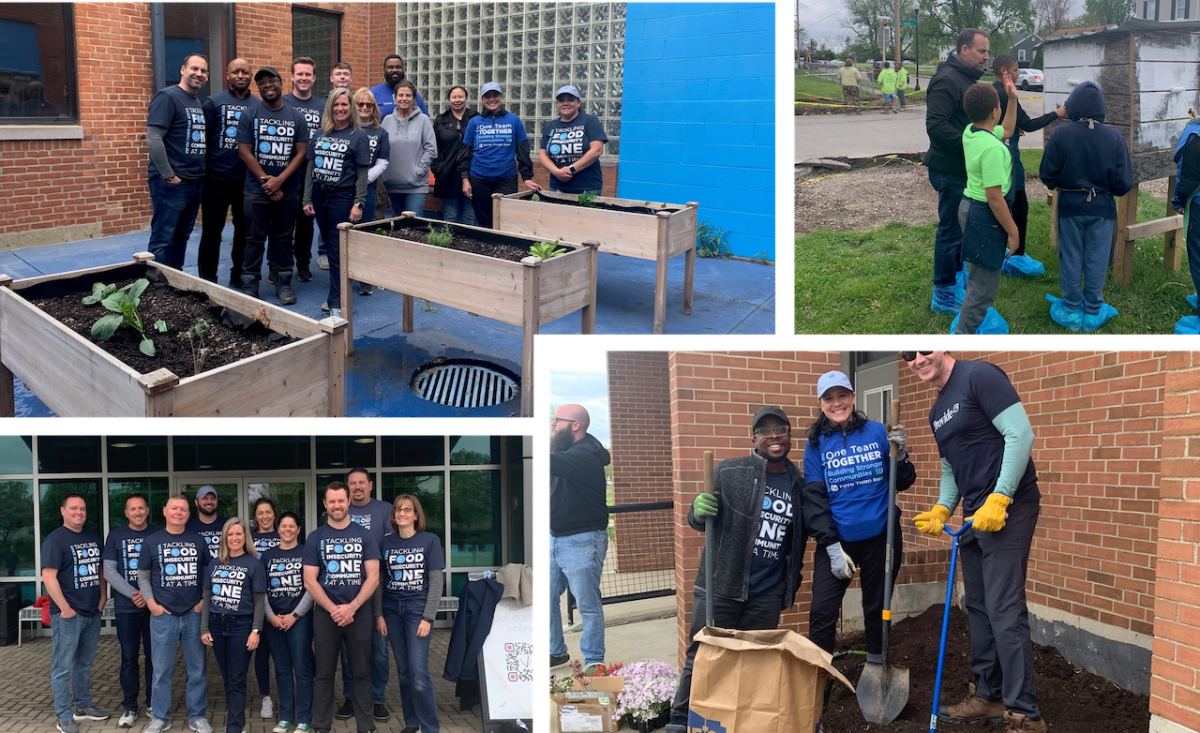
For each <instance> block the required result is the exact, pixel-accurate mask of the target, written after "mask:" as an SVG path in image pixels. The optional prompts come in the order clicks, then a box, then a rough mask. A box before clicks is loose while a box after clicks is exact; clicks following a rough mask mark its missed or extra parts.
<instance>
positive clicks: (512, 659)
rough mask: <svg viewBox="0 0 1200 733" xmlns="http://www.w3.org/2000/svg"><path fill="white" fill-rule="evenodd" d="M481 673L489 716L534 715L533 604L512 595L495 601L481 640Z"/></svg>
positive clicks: (519, 716) (504, 717) (514, 717)
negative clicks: (488, 628) (487, 629)
mask: <svg viewBox="0 0 1200 733" xmlns="http://www.w3.org/2000/svg"><path fill="white" fill-rule="evenodd" d="M483 674H484V677H485V679H484V683H485V689H486V690H487V716H488V718H489V719H491V720H518V719H523V718H524V719H529V718H532V717H533V606H518V605H517V603H516V601H514V600H513V599H511V598H505V599H504V600H502V601H500V603H499V604H497V606H496V615H495V617H494V618H493V619H492V631H491V633H489V634H488V637H487V641H485V642H484V643H483Z"/></svg>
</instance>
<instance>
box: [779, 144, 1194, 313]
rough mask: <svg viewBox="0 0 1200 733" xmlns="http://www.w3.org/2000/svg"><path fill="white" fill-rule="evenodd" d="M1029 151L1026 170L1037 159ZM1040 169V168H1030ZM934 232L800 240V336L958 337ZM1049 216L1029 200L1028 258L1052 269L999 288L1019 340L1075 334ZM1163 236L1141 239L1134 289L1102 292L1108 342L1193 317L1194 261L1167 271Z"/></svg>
mask: <svg viewBox="0 0 1200 733" xmlns="http://www.w3.org/2000/svg"><path fill="white" fill-rule="evenodd" d="M1029 153H1035V154H1037V158H1038V159H1040V152H1039V151H1033V150H1030V151H1022V158H1023V160H1024V161H1025V163H1026V165H1027V166H1028V165H1030V163H1031V161H1032V159H1033V157H1032V156H1030V157H1026V154H1029ZM1032 170H1036V167H1035V168H1032ZM1166 214H1167V205H1166V202H1164V201H1160V200H1158V199H1155V198H1154V197H1153V196H1151V195H1150V194H1148V193H1144V192H1143V193H1142V194H1141V195H1140V196H1139V198H1138V221H1148V220H1150V219H1158V218H1161V217H1163V216H1166ZM936 228H937V225H936V224H928V225H925V226H919V227H912V226H908V225H906V224H903V223H901V222H892V223H889V224H887V225H885V226H883V227H881V228H879V229H876V230H874V231H870V232H840V233H835V232H829V231H822V232H816V233H813V234H810V235H807V236H803V237H796V265H795V267H796V272H795V275H796V311H795V313H796V315H795V328H796V332H797V333H886V334H904V333H935V334H946V333H949V332H950V322H951V321H952V320H953V316H949V315H943V314H933V313H931V312H930V308H929V301H930V297H931V295H932V292H933V240H934V230H935V229H936ZM1049 236H1050V209H1049V207H1048V206H1047V205H1046V203H1045V202H1044V201H1037V202H1032V201H1031V202H1030V206H1029V229H1028V238H1027V245H1026V251H1027V254H1029V255H1030V256H1031V257H1033V258H1034V259H1037V260H1040V261H1041V262H1042V263H1043V264H1045V266H1046V272H1045V274H1044V275H1042V276H1041V277H1037V278H1019V279H1018V278H1010V277H1007V276H1006V277H1005V278H1004V279H1003V280H1002V281H1001V285H1000V292H999V294H998V295H997V296H996V302H995V306H996V309H997V310H998V311H1000V315H1002V316H1004V318H1005V319H1006V320H1007V321H1008V325H1009V330H1010V332H1011V333H1016V334H1021V333H1024V334H1031V333H1041V334H1058V333H1070V332H1069V331H1067V330H1066V329H1064V328H1062V327H1060V326H1059V325H1058V324H1056V323H1054V321H1052V320H1050V304H1049V303H1048V302H1047V301H1046V300H1045V296H1046V293H1050V294H1052V295H1056V296H1057V295H1059V294H1060V292H1059V286H1058V257H1057V255H1056V254H1055V253H1054V252H1053V251H1052V250H1051V249H1050V245H1049ZM1162 242H1163V238H1162V236H1161V235H1159V236H1154V237H1149V238H1146V239H1142V240H1139V241H1138V246H1137V250H1136V255H1135V257H1134V266H1133V282H1132V283H1131V285H1130V286H1129V287H1128V288H1124V287H1122V286H1121V285H1120V284H1119V283H1114V282H1113V280H1112V271H1111V270H1110V271H1109V280H1108V282H1107V283H1106V284H1105V286H1104V298H1105V302H1107V303H1109V304H1111V305H1112V306H1113V307H1114V308H1116V309H1117V310H1118V311H1119V312H1120V315H1119V316H1118V317H1117V318H1115V319H1113V320H1112V321H1109V322H1108V323H1107V324H1105V325H1104V326H1103V327H1102V328H1101V329H1100V331H1099V333H1102V334H1110V333H1125V334H1169V333H1173V331H1174V327H1175V322H1176V321H1177V320H1179V319H1180V318H1181V317H1183V316H1187V315H1195V312H1194V311H1193V310H1192V309H1191V308H1189V307H1188V305H1187V303H1186V302H1185V300H1184V299H1185V298H1186V297H1187V296H1188V295H1191V294H1192V293H1193V292H1194V288H1193V287H1192V283H1191V278H1190V276H1189V275H1188V265H1187V253H1186V251H1185V253H1184V257H1183V266H1182V268H1181V269H1180V272H1169V271H1168V270H1166V269H1164V268H1163V266H1162Z"/></svg>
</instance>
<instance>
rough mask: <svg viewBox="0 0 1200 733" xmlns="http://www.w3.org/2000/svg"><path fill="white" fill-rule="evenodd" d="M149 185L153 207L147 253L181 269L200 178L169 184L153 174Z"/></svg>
mask: <svg viewBox="0 0 1200 733" xmlns="http://www.w3.org/2000/svg"><path fill="white" fill-rule="evenodd" d="M149 185H150V202H151V204H152V205H153V207H154V215H153V216H152V217H151V219H150V244H149V245H148V246H149V248H150V254H152V255H154V259H155V260H156V261H158V262H160V263H162V264H164V265H167V266H168V267H174V268H175V269H177V270H182V269H183V257H184V255H185V254H187V242H188V237H190V236H192V229H193V228H194V227H195V226H196V214H198V213H199V212H200V199H201V197H202V196H203V194H204V181H202V180H195V181H184V180H180V181H179V183H176V184H173V185H172V184H168V183H166V182H164V181H163V179H162V176H160V175H157V174H155V175H153V176H151V177H150V184H149Z"/></svg>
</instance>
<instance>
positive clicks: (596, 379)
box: [550, 362, 612, 448]
mask: <svg viewBox="0 0 1200 733" xmlns="http://www.w3.org/2000/svg"><path fill="white" fill-rule="evenodd" d="M602 363H604V362H602ZM572 403H574V404H577V405H583V406H584V408H586V409H587V411H588V415H589V416H590V417H591V419H592V424H591V427H589V428H588V432H589V433H591V434H592V435H594V436H595V437H596V440H599V441H600V442H601V443H603V444H604V447H606V448H611V447H612V444H611V442H610V440H609V430H608V372H607V370H606V369H605V367H603V366H599V367H596V368H595V369H593V370H590V371H589V370H588V368H587V367H582V368H579V369H573V370H571V371H555V370H551V372H550V404H551V405H564V404H572Z"/></svg>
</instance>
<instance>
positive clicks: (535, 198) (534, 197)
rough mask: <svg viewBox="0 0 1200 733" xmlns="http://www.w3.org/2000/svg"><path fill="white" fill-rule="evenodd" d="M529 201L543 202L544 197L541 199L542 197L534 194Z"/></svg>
mask: <svg viewBox="0 0 1200 733" xmlns="http://www.w3.org/2000/svg"><path fill="white" fill-rule="evenodd" d="M529 200H530V201H534V202H537V201H541V200H542V197H541V196H538V195H537V194H536V193H535V194H533V195H532V196H530V197H529Z"/></svg>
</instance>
